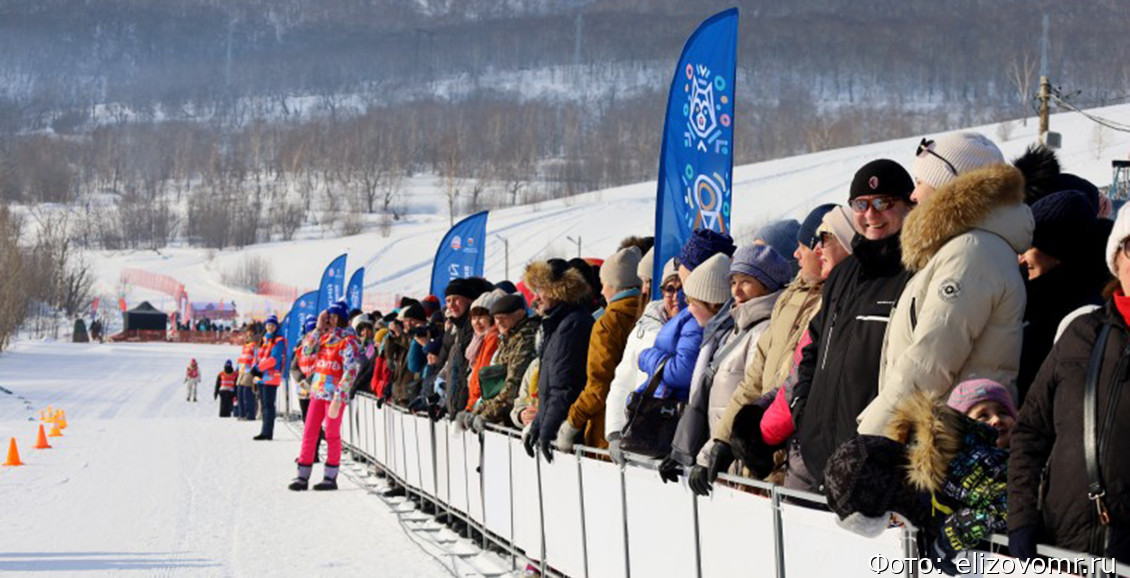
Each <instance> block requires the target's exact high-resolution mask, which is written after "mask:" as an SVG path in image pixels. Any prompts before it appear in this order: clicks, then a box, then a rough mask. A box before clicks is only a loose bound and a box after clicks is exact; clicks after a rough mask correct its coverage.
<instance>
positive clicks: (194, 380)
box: [184, 359, 200, 401]
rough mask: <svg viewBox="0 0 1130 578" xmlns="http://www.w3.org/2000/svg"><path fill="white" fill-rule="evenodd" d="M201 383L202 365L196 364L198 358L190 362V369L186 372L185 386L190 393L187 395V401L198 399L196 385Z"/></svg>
mask: <svg viewBox="0 0 1130 578" xmlns="http://www.w3.org/2000/svg"><path fill="white" fill-rule="evenodd" d="M198 385H200V367H199V366H197V365H196V360H195V359H193V360H192V361H189V362H188V369H186V370H185V372H184V386H185V389H187V390H188V391H187V393H188V395H186V396H185V398H184V400H185V401H196V387H197V386H198Z"/></svg>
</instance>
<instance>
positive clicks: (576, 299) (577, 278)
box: [522, 259, 591, 303]
mask: <svg viewBox="0 0 1130 578" xmlns="http://www.w3.org/2000/svg"><path fill="white" fill-rule="evenodd" d="M522 280H523V281H524V282H525V283H526V286H527V287H529V288H530V289H532V290H534V291H536V292H538V293H541V294H542V295H544V296H546V297H548V298H550V299H552V300H554V301H557V302H559V303H583V302H584V301H585V300H586V299H589V297H590V296H591V295H590V293H589V292H590V288H589V284H588V282H586V281H585V278H584V277H583V276H582V275H581V272H580V271H577V270H576V269H573V268H571V267H569V263H568V262H566V261H564V260H562V259H550V260H549V261H534V262H532V263H530V264H529V265H527V266H526V272H525V274H524V275H523V276H522Z"/></svg>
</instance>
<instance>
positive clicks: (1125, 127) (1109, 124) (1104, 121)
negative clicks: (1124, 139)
mask: <svg viewBox="0 0 1130 578" xmlns="http://www.w3.org/2000/svg"><path fill="white" fill-rule="evenodd" d="M1052 98H1053V99H1055V102H1056V104H1057V105H1059V106H1062V107H1063V108H1066V109H1067V110H1070V111H1072V112H1077V113H1079V114H1081V115H1083V117H1084V118H1086V119H1087V120H1090V121H1091V122H1094V123H1096V124H1099V125H1102V126H1105V127H1106V128H1109V129H1111V130H1115V131H1118V132H1126V133H1130V124H1126V123H1122V122H1118V121H1115V120H1110V119H1108V118H1103V117H1101V116H1095V115H1093V114H1091V113H1089V112H1087V111H1085V110H1083V109H1081V108H1079V107H1077V106H1075V105H1073V104H1071V103H1070V102H1067V101H1066V100H1064V99H1063V98H1061V97H1060V93H1059V91H1058V90H1056V91H1054V92H1053V93H1052Z"/></svg>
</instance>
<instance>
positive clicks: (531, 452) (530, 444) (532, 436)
mask: <svg viewBox="0 0 1130 578" xmlns="http://www.w3.org/2000/svg"><path fill="white" fill-rule="evenodd" d="M527 427H528V426H527ZM537 444H538V432H537V430H535V429H533V428H530V429H529V431H527V432H526V433H525V435H523V436H522V447H524V448H525V449H526V455H527V456H530V457H531V458H536V457H537V452H536V451H535V448H536V447H537Z"/></svg>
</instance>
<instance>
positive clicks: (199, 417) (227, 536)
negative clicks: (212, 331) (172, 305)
mask: <svg viewBox="0 0 1130 578" xmlns="http://www.w3.org/2000/svg"><path fill="white" fill-rule="evenodd" d="M237 354H238V351H236V350H235V349H234V348H232V347H223V346H207V345H203V346H201V345H196V346H190V345H169V344H118V345H88V344H82V345H79V344H64V343H41V342H39V343H37V342H23V343H20V344H18V345H16V346H15V347H14V348H13V349H12V350H10V351H8V352H5V353H4V354H3V355H0V387H3V388H4V389H6V390H9V391H10V392H11V393H5V392H4V391H0V441H2V442H3V444H2V446H3V447H2V448H0V451H3V452H6V451H7V448H8V441H9V438H10V437H15V438H17V443H18V444H19V448H20V457H21V458H22V460H23V461H24V462H25V463H26V464H27V465H26V466H24V467H3V468H0V520H2V523H0V574H2V575H5V576H21V575H29V576H30V575H34V576H44V575H60V576H70V575H75V574H78V573H85V575H103V574H109V573H129V574H135V575H144V576H174V575H185V576H447V575H448V573H447V571H446V570H445V569H444V567H443V566H442V565H441V564H440V563H439V562H437V561H436V560H435V559H433V558H432V557H430V556H429V555H428V554H426V553H425V552H424V551H423V550H421V549H420V548H419V547H417V546H416V544H414V543H413V541H412V540H411V539H409V537H408V535H406V534H405V533H404V532H403V531H402V529H401V526H400V525H399V523H398V522H397V517H396V515H395V514H394V513H393V512H392V511H391V510H390V509H389V508H388V506H386V505H385V503H384V502H382V501H381V500H380V499H378V498H377V497H375V496H373V495H370V494H369V493H368V492H366V491H365V490H364V489H363V488H360V487H358V486H357V485H356V484H354V483H353V482H352V481H350V479H349V478H348V477H346V476H342V477H341V479H340V484H341V489H340V490H339V491H337V492H336V493H314V492H305V493H295V492H290V491H288V490H287V489H286V485H287V483H289V481H290V479H291V478H293V477H294V472H295V466H294V457H295V456H296V455H297V454H298V437H297V435H296V434H295V433H294V432H293V431H292V430H291V429H290V428H289V427H286V426H285V425H281V424H280V426H279V427H276V429H275V440H274V441H273V442H257V441H252V439H251V438H252V436H254V435H255V434H257V433H258V431H259V422H254V423H248V422H239V421H235V420H231V419H225V420H221V419H220V418H219V417H217V415H218V409H217V408H218V406H217V403H216V402H214V401H213V400H212V390H213V386H214V380H215V377H214V376H215V372H218V371H219V370H220V368H221V366H222V364H223V361H224V360H225V359H228V358H232V357H235V356H236V355H237ZM192 357H195V358H196V359H197V361H198V362H199V363H200V367H201V371H202V373H203V375H204V377H205V379H204V383H203V385H202V387H201V389H200V396H199V400H200V401H199V402H197V403H189V402H186V401H185V393H184V386H183V385H182V379H183V375H184V369H185V365H186V364H187V362H188V360H189V358H192ZM49 404H50V405H52V406H54V407H56V408H63V409H64V410H65V411H66V415H67V422H68V428H67V429H66V430H65V432H64V434H65V435H64V437H61V438H51V443H52V445H53V446H54V448H53V449H49V450H34V449H32V445H33V444H34V442H35V434H36V432H37V427H38V421H37V420H36V416H37V415H38V411H39V409H41V408H43V407H46V406H47V405H49ZM318 475H320V471H319V470H318V469H317V468H316V470H315V476H318Z"/></svg>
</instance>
